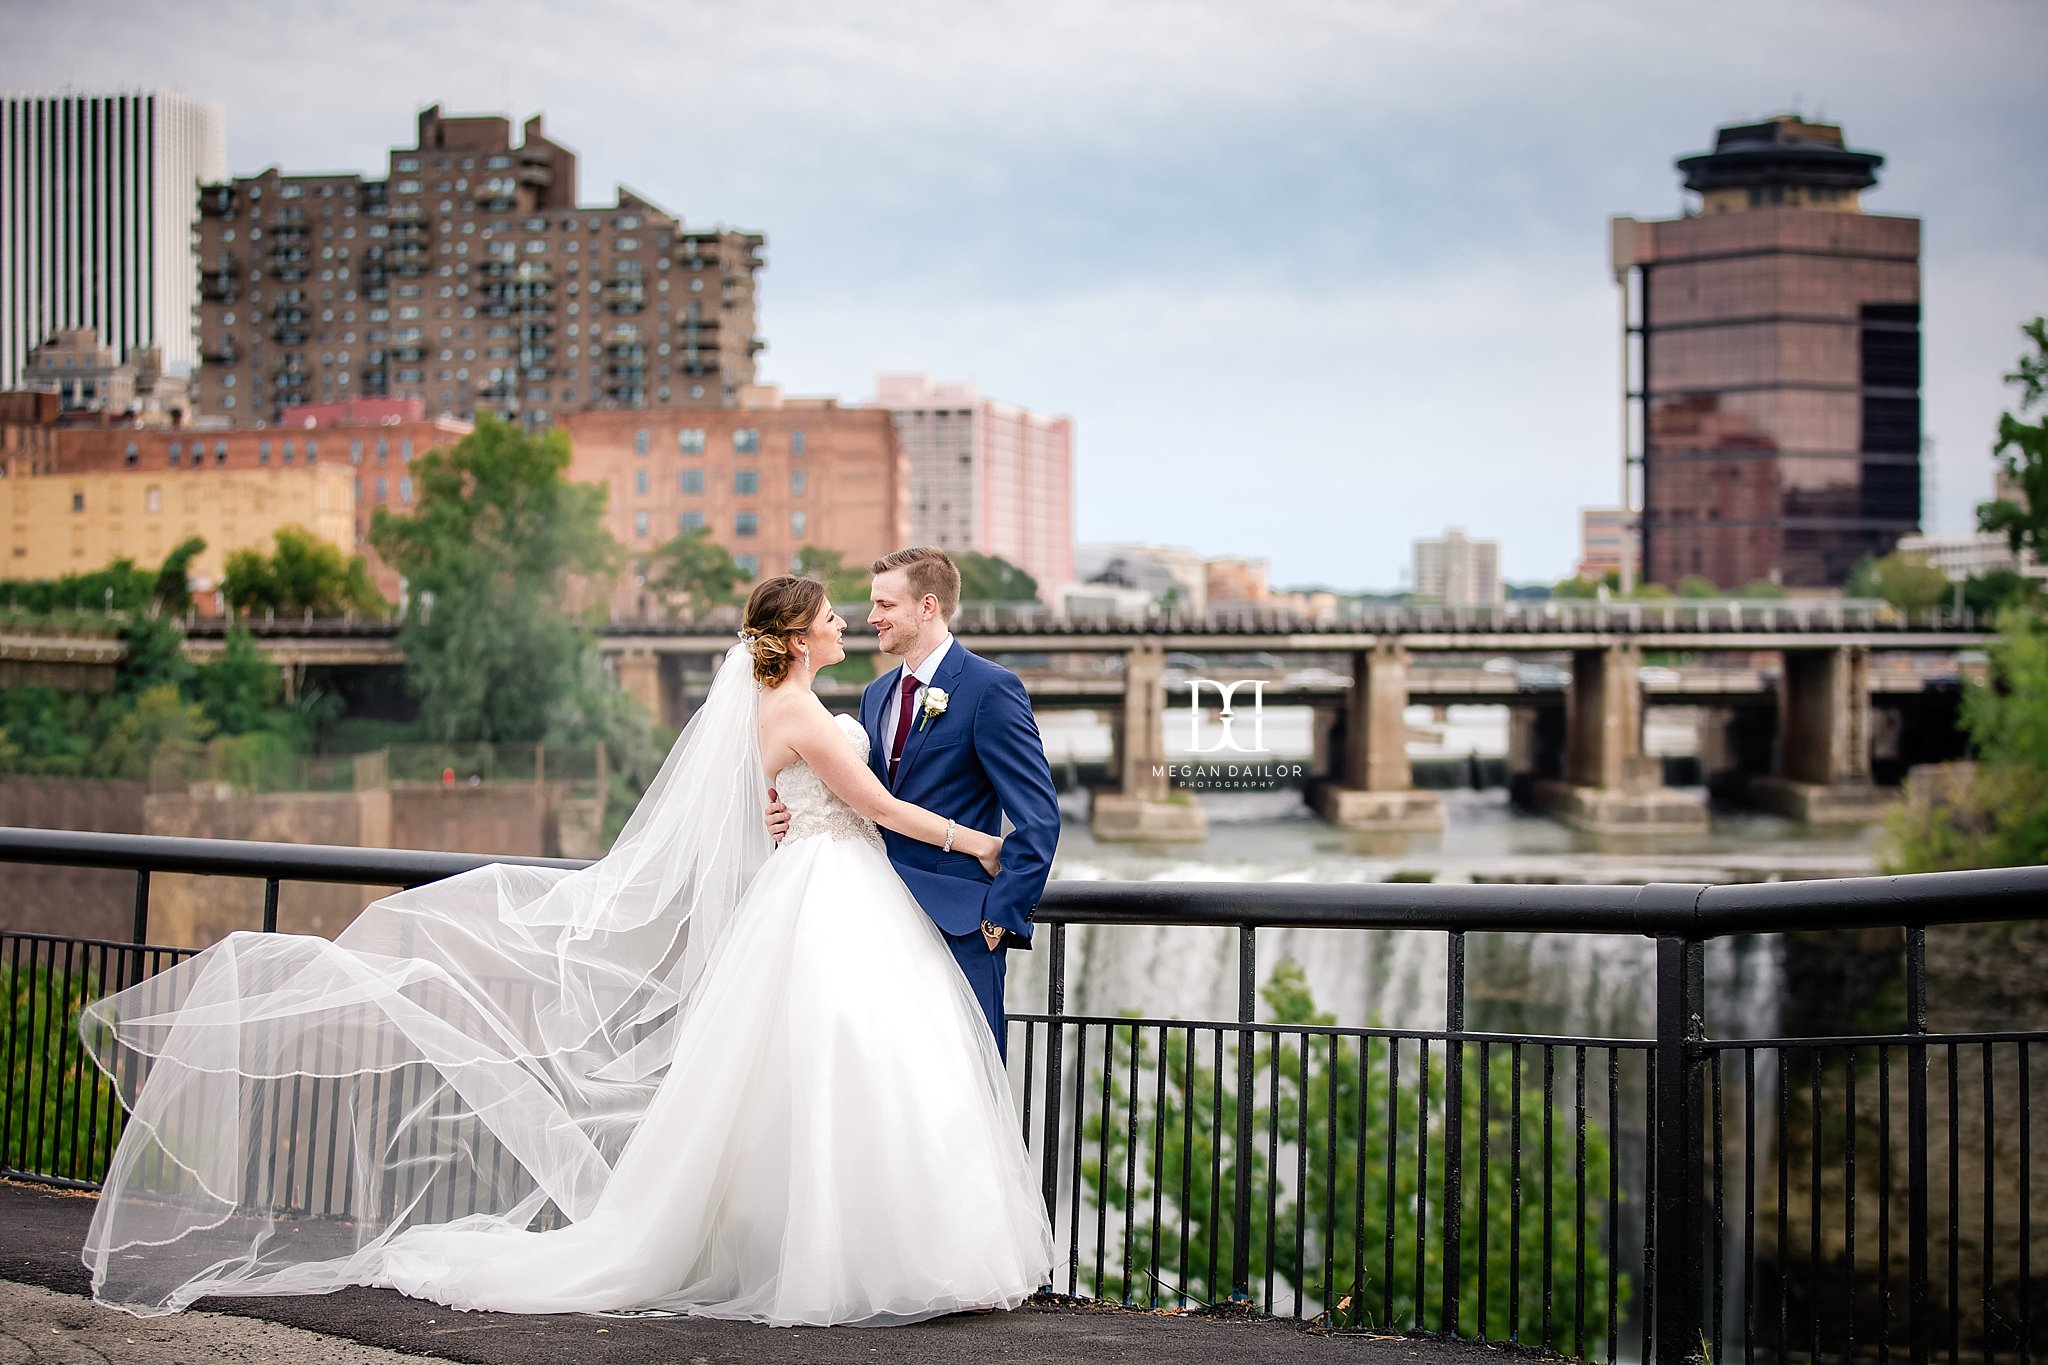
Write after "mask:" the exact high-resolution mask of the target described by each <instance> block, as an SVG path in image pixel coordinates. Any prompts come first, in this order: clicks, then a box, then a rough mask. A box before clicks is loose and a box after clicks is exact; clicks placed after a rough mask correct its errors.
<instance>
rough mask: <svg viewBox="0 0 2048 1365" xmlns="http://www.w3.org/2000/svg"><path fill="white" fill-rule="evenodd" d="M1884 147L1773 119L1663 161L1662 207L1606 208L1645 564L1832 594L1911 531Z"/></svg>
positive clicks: (1910, 340)
mask: <svg viewBox="0 0 2048 1365" xmlns="http://www.w3.org/2000/svg"><path fill="white" fill-rule="evenodd" d="M1882 163H1883V158H1882V157H1880V156H1878V155H1877V154H1875V153H1873V152H1862V151H1855V150H1852V149H1850V148H1848V147H1846V146H1845V145H1844V143H1843V139H1842V130H1841V129H1840V128H1838V127H1835V126H1832V125H1829V124H1817V123H1808V122H1806V121H1804V120H1803V119H1800V118H1797V117H1795V116H1790V115H1786V116H1781V117H1778V118H1774V119H1771V120H1769V121H1767V122H1764V123H1757V124H1745V125H1738V126H1732V127H1726V128H1723V129H1721V130H1720V133H1719V135H1718V137H1717V138H1716V142H1715V147H1714V150H1713V151H1711V152H1707V153H1702V154H1699V155H1696V156H1688V157H1684V158H1681V159H1680V160H1679V162H1678V167H1679V169H1680V170H1681V171H1682V172H1683V173H1684V176H1685V186H1686V188H1687V189H1688V190H1691V191H1693V192H1694V193H1696V194H1697V195H1698V196H1699V199H1698V203H1697V206H1696V208H1695V209H1693V210H1689V211H1688V213H1687V214H1686V216H1684V217H1682V218H1677V219H1671V220H1664V221H1656V222H1639V221H1637V220H1635V219H1633V218H1617V219H1615V220H1614V223H1613V230H1614V267H1615V272H1616V276H1617V278H1618V279H1619V280H1620V281H1621V282H1622V286H1623V288H1624V290H1626V291H1627V311H1628V313H1629V323H1628V326H1629V335H1628V338H1627V340H1628V343H1629V355H1630V373H1629V381H1628V388H1629V391H1630V394H1631V398H1630V403H1631V408H1632V413H1631V420H1630V423H1629V425H1630V428H1631V430H1632V431H1633V432H1636V433H1639V434H1638V435H1636V436H1635V437H1634V439H1635V440H1636V441H1638V442H1639V446H1638V448H1637V450H1635V451H1633V452H1631V457H1632V458H1639V459H1640V461H1641V487H1640V490H1639V498H1640V503H1641V527H1642V554H1643V572H1644V576H1645V577H1646V578H1648V579H1650V580H1651V581H1654V582H1658V583H1663V584H1665V585H1667V586H1669V585H1674V584H1676V583H1677V582H1678V581H1679V580H1680V579H1683V578H1686V577H1688V576H1692V575H1699V576H1701V577H1705V578H1708V579H1711V580H1712V581H1713V582H1715V583H1716V584H1719V585H1720V586H1722V587H1738V586H1741V585H1743V584H1746V583H1749V582H1753V581H1757V580H1768V581H1772V582H1777V583H1781V584H1783V585H1784V586H1786V587H1788V588H1795V589H1797V588H1809V589H1820V588H1830V587H1838V586H1840V585H1841V584H1842V583H1843V582H1844V581H1846V580H1847V578H1848V576H1849V573H1850V570H1851V569H1852V568H1854V566H1855V564H1856V562H1857V561H1858V560H1860V559H1862V558H1863V557H1864V556H1865V555H1882V554H1885V553H1887V552H1888V551H1890V550H1891V548H1892V547H1893V546H1894V545H1895V544H1897V542H1898V539H1899V537H1901V536H1903V535H1906V534H1908V533H1910V532H1912V531H1915V530H1917V529H1918V527H1919V524H1920V432H1921V422H1920V222H1919V220H1918V219H1916V218H1905V217H1892V216H1882V215H1877V214H1868V213H1865V212H1864V211H1863V207H1862V198H1861V196H1862V192H1863V191H1864V190H1867V189H1869V188H1870V187H1871V186H1872V185H1874V184H1875V183H1876V179H1877V168H1878V167H1879V166H1880V165H1881V164H1882Z"/></svg>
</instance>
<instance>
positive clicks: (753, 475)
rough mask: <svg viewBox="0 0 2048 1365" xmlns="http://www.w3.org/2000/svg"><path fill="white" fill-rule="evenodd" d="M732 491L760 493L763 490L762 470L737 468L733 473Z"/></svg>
mask: <svg viewBox="0 0 2048 1365" xmlns="http://www.w3.org/2000/svg"><path fill="white" fill-rule="evenodd" d="M732 491H733V492H735V493H758V492H760V491H761V472H760V471H759V470H757V469H736V470H734V471H733V475H732Z"/></svg>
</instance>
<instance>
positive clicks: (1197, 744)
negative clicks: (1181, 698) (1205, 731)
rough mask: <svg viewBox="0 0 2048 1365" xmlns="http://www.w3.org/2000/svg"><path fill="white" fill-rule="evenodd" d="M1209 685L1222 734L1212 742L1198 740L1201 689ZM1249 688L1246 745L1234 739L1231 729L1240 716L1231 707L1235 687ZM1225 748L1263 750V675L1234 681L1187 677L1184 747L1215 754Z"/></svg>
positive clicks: (1243, 751)
mask: <svg viewBox="0 0 2048 1365" xmlns="http://www.w3.org/2000/svg"><path fill="white" fill-rule="evenodd" d="M1204 687H1213V688H1215V689H1216V697H1217V701H1218V706H1219V714H1218V716H1217V719H1218V721H1219V722H1220V724H1221V726H1222V734H1221V735H1220V736H1219V737H1218V738H1217V740H1216V742H1215V743H1214V744H1209V745H1205V744H1203V743H1202V720H1203V715H1202V689H1203V688H1204ZM1243 687H1249V688H1250V689H1251V690H1252V707H1251V729H1252V736H1251V738H1252V742H1251V744H1250V746H1249V747H1247V746H1246V745H1243V744H1240V743H1238V741H1237V735H1236V733H1235V730H1234V728H1233V727H1234V726H1235V725H1236V723H1237V722H1238V721H1240V720H1242V719H1244V717H1243V716H1242V715H1241V714H1240V713H1239V712H1237V711H1236V710H1234V709H1232V702H1233V701H1234V700H1235V699H1236V697H1237V692H1238V689H1239V688H1243ZM1225 749H1229V750H1231V751H1232V752H1235V753H1240V754H1263V753H1265V752H1267V749H1266V684H1265V680H1264V679H1250V678H1240V679H1239V680H1238V681H1236V682H1234V683H1222V682H1217V681H1216V680H1215V679H1214V678H1190V679H1188V751H1189V752H1190V753H1197V754H1217V753H1222V752H1223V751H1224V750H1225Z"/></svg>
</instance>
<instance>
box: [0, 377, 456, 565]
mask: <svg viewBox="0 0 2048 1365" xmlns="http://www.w3.org/2000/svg"><path fill="white" fill-rule="evenodd" d="M470 430H471V428H470V425H469V424H468V423H467V422H458V421H454V420H451V419H448V418H434V419H431V420H429V419H425V418H420V417H417V416H413V417H412V418H410V419H409V420H405V419H402V420H386V421H377V422H371V423H364V424H360V425H350V426H337V425H322V424H321V423H320V421H319V419H318V417H317V415H316V416H313V417H310V418H309V417H304V416H302V417H300V419H299V420H298V421H297V422H296V423H295V424H294V425H291V426H279V427H265V428H234V429H222V430H212V431H209V430H197V429H187V430H165V429H146V428H137V427H65V428H62V429H60V430H58V431H57V432H56V433H55V447H56V466H55V472H56V473H57V474H58V475H60V476H62V477H64V478H83V477H88V476H92V477H97V476H101V475H107V476H117V477H118V478H121V479H126V480H127V481H128V482H129V484H131V485H133V484H137V483H141V484H145V485H148V486H154V487H160V488H162V489H163V490H165V493H166V495H167V496H168V495H169V492H170V490H171V489H173V488H175V489H177V490H179V491H178V492H177V494H176V495H175V498H174V500H173V501H172V503H171V504H170V505H171V506H173V507H185V506H187V505H189V503H190V502H191V500H193V499H196V500H198V501H200V502H203V501H204V500H205V499H206V498H207V497H208V496H209V495H208V494H207V493H205V491H204V490H205V489H207V488H209V487H212V486H214V485H215V484H219V485H220V486H221V487H222V488H234V487H241V486H243V484H242V483H240V482H238V481H237V477H235V476H240V475H244V474H250V475H275V476H276V477H275V478H274V479H273V480H272V481H271V482H270V483H267V484H265V483H261V482H260V481H259V482H257V483H254V484H249V485H248V486H249V487H252V488H254V487H264V488H287V487H298V486H301V485H303V486H304V487H307V488H319V489H325V488H327V486H328V485H329V484H331V483H332V482H333V480H332V479H330V478H329V477H328V476H327V474H326V473H324V472H322V471H327V470H333V471H335V472H336V474H337V475H338V476H339V477H340V479H341V485H340V486H341V487H342V489H343V490H344V495H343V497H344V506H343V508H342V510H343V511H345V512H346V518H345V520H346V523H347V525H346V527H345V528H344V529H343V530H341V531H339V532H337V533H334V534H329V531H328V530H323V529H320V528H316V527H314V526H312V525H310V524H309V525H307V526H306V529H307V530H309V531H315V533H316V534H319V535H320V536H321V537H322V538H323V539H327V540H330V541H332V542H333V544H334V545H336V546H337V547H339V548H340V549H342V550H343V551H344V552H346V553H348V554H360V555H362V556H363V557H364V559H365V560H366V561H367V562H368V564H369V567H370V571H371V578H372V580H373V581H374V582H375V583H376V585H377V590H378V591H379V592H381V593H382V594H383V595H384V597H385V598H386V599H387V600H389V601H393V602H395V601H397V600H398V596H399V590H400V582H399V577H398V575H397V573H396V572H394V571H393V570H391V569H390V568H389V567H388V566H386V565H385V564H384V562H383V561H382V560H380V559H379V558H378V557H377V554H376V551H375V550H373V549H372V548H371V546H370V540H369V534H370V518H371V516H372V515H373V514H374V513H375V512H376V510H377V509H378V508H379V507H386V508H389V509H391V511H393V512H395V513H400V514H404V513H407V512H410V511H411V509H412V506H413V502H414V497H415V489H414V486H413V476H412V464H413V461H414V460H416V459H418V458H420V457H421V456H423V455H425V454H426V453H427V452H428V451H430V450H434V449H437V448H440V447H443V446H451V445H453V444H455V443H456V442H457V441H459V440H461V439H462V438H463V437H464V436H466V435H468V434H469V432H470ZM188 487H189V488H192V489H197V490H200V491H199V492H197V493H194V494H192V495H191V497H190V499H188V498H187V495H186V494H185V492H184V491H183V490H184V489H186V488H188ZM223 496H225V495H223ZM270 496H271V500H272V502H274V503H276V504H277V505H279V506H284V505H285V503H286V502H288V501H289V500H288V499H285V495H283V494H281V493H279V494H274V495H270ZM292 496H293V497H296V498H299V499H300V501H301V502H303V501H304V499H305V498H309V497H312V496H313V495H312V494H293V495H292ZM321 496H327V497H331V496H332V495H331V494H325V493H323V494H322V495H321ZM281 500H282V501H281ZM102 501H104V495H103V497H102ZM97 505H98V504H97V503H96V504H95V506H97ZM268 505H270V504H268V503H266V506H268ZM291 505H292V506H298V505H299V504H298V503H292V504H291ZM333 510H334V509H333V508H332V507H328V506H325V505H324V504H323V506H322V507H321V515H322V517H323V518H324V517H326V516H328V515H329V514H330V513H331V512H333ZM291 524H293V523H292V521H291V518H290V517H289V516H284V517H283V519H282V520H279V521H278V522H277V525H279V526H288V525H291ZM267 525H268V524H267V523H260V524H259V522H258V521H252V520H248V519H246V518H245V519H243V520H242V521H239V522H237V523H236V526H237V527H238V528H239V529H238V530H237V531H236V534H237V535H240V536H241V538H240V539H236V540H233V541H230V542H225V543H223V542H220V541H217V540H215V539H214V537H212V536H208V539H207V554H208V556H209V557H211V556H213V554H214V552H215V551H216V550H218V551H220V552H221V553H225V552H226V551H227V550H233V549H240V548H244V547H250V546H253V547H256V548H263V549H268V548H269V543H270V534H271V531H272V530H274V529H275V528H274V527H271V528H269V529H261V527H262V526H267ZM327 525H328V523H327V522H326V521H323V522H322V526H323V527H325V526H327ZM251 528H257V529H260V531H261V533H260V534H256V533H255V531H253V530H252V529H251ZM330 529H331V528H330ZM245 532H246V533H247V534H244V533H245ZM194 534H199V535H206V534H207V533H206V532H205V531H203V530H202V531H197V532H194ZM250 535H254V538H253V539H251V538H250ZM182 538H183V536H182V535H180V536H178V537H175V538H173V539H172V540H171V541H170V544H169V545H168V546H166V547H165V549H164V551H163V553H164V554H167V553H169V551H170V549H171V548H174V547H175V546H176V545H177V543H178V540H180V539H182ZM120 553H124V554H127V555H129V556H130V557H131V558H133V559H134V560H135V561H136V562H137V563H140V564H151V563H156V562H159V561H160V560H161V559H162V554H158V553H157V552H155V551H154V550H152V549H149V548H148V547H147V546H145V545H144V544H142V543H141V542H137V543H136V544H135V545H134V546H133V547H132V548H130V549H127V550H123V551H121V552H120ZM110 557H111V556H110ZM87 567H89V568H94V569H96V568H99V567H100V565H99V564H91V565H88V566H87ZM6 572H7V576H8V577H12V578H20V577H24V576H25V575H24V574H23V573H22V572H20V571H18V570H16V569H12V568H10V569H9V570H7V571H6ZM64 572H70V570H68V569H67V570H65V571H64Z"/></svg>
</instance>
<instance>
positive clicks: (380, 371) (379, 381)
mask: <svg viewBox="0 0 2048 1365" xmlns="http://www.w3.org/2000/svg"><path fill="white" fill-rule="evenodd" d="M362 379H363V392H364V393H366V394H380V393H383V392H384V391H385V390H386V389H388V388H390V387H391V373H390V371H388V370H386V369H384V368H383V367H382V366H381V365H378V366H372V367H370V368H369V369H366V370H364V371H363V374H362Z"/></svg>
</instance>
